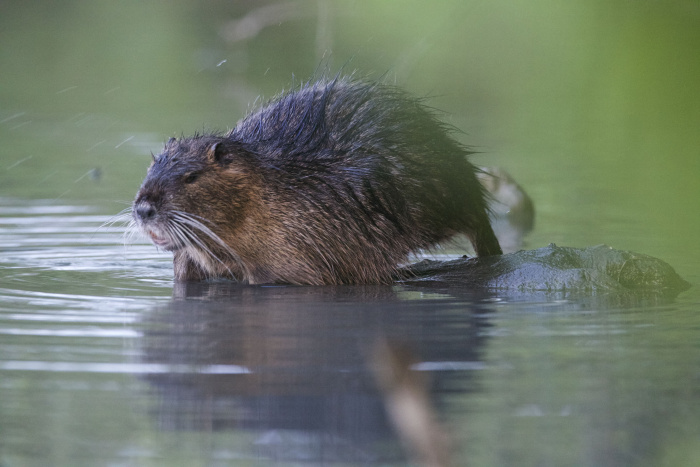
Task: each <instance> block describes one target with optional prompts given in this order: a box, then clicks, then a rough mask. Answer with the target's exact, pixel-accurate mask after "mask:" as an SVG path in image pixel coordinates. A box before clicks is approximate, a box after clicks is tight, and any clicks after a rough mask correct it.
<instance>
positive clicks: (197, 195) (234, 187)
mask: <svg viewBox="0 0 700 467" xmlns="http://www.w3.org/2000/svg"><path fill="white" fill-rule="evenodd" d="M249 156H250V155H249V154H248V153H246V152H245V151H243V150H242V149H241V148H240V147H237V145H236V144H235V143H231V142H230V141H227V140H226V139H225V138H223V137H220V136H195V137H193V138H184V139H180V140H178V139H175V138H172V139H171V140H170V141H168V143H167V144H166V145H165V148H164V149H163V151H162V152H161V153H160V154H159V155H157V156H154V158H153V163H152V164H151V166H150V167H149V169H148V173H147V175H146V179H145V180H144V181H143V184H142V185H141V188H140V190H139V192H138V194H137V195H136V199H135V200H134V204H133V209H132V214H133V217H134V220H135V222H136V225H137V226H138V227H139V228H140V229H141V230H142V231H143V232H144V233H145V234H146V235H148V236H149V237H150V238H151V240H152V241H153V243H154V244H155V245H156V246H158V247H159V248H162V249H164V250H168V251H178V250H182V249H185V250H188V251H189V252H190V253H191V256H202V255H203V254H204V255H206V256H215V257H218V256H220V255H221V254H222V253H221V252H222V251H224V252H226V251H228V252H229V253H231V254H233V251H232V250H231V248H230V247H231V244H230V241H231V239H233V238H235V235H236V229H237V227H238V226H239V225H240V224H241V222H242V220H243V219H245V217H246V215H247V214H248V213H247V211H248V210H249V208H250V203H251V202H252V201H251V200H252V198H254V197H255V192H256V191H257V190H256V186H255V182H254V178H255V177H254V176H253V174H252V172H251V170H250V169H249V167H250V165H249V163H250V157H249Z"/></svg>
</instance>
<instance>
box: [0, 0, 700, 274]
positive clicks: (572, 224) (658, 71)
mask: <svg viewBox="0 0 700 467" xmlns="http://www.w3.org/2000/svg"><path fill="white" fill-rule="evenodd" d="M699 51H700V2H698V1H696V0H692V1H690V0H672V1H654V0H639V1H633V2H632V1H628V0H605V1H603V0H568V1H548V0H537V1H533V2H518V1H502V0H496V1H493V0H489V1H465V0H455V1H441V2H420V1H382V2H369V1H342V0H341V1H324V0H318V1H315V0H314V1H305V0H297V1H288V2H265V1H238V2H235V1H187V2H185V1H167V2H166V1H151V2H141V1H122V2H113V1H107V0H74V1H68V0H66V1H61V2H48V1H44V2H41V1H33V2H3V6H2V14H1V15H0V76H1V78H0V79H1V81H0V83H1V86H0V138H1V141H2V144H1V145H0V196H2V197H5V198H30V199H46V200H47V203H48V202H56V201H55V200H70V201H71V202H78V203H85V204H92V205H97V206H99V207H100V208H101V209H104V211H105V212H115V213H116V212H118V211H119V210H120V209H122V208H123V207H125V206H126V205H128V203H129V201H130V199H131V198H132V196H133V194H134V193H135V191H136V189H137V188H138V186H139V184H140V182H141V179H142V177H143V175H144V173H145V168H146V166H147V164H148V161H149V157H150V156H149V153H150V152H151V151H153V152H157V151H158V149H159V147H160V145H161V144H162V143H163V141H165V140H166V139H167V138H169V137H170V136H174V135H180V134H181V133H185V134H187V133H191V132H194V131H197V130H202V129H207V128H209V129H226V128H230V127H231V126H233V125H235V122H236V121H237V120H238V119H239V118H241V117H242V116H243V115H244V114H245V113H246V111H247V110H248V109H249V108H250V106H252V105H254V103H255V101H256V99H257V98H258V97H259V96H263V97H264V98H269V97H272V96H274V95H275V94H276V93H277V92H279V91H280V90H282V89H283V88H287V89H288V88H289V87H290V86H292V85H294V83H298V82H299V81H300V80H302V81H303V80H306V79H308V78H309V77H311V76H313V75H314V73H317V70H319V69H322V70H323V69H330V70H333V71H336V70H338V69H340V68H341V67H342V68H344V69H345V70H347V71H348V72H352V71H354V70H357V71H358V72H359V73H360V74H361V75H365V76H370V77H375V78H382V77H383V79H385V80H388V81H390V82H396V83H397V84H399V85H401V86H403V87H405V88H407V89H409V90H410V91H411V92H413V93H415V94H417V95H421V96H430V97H431V99H430V104H431V105H433V106H434V107H436V108H438V109H441V110H443V111H444V112H445V113H444V119H445V120H446V121H448V122H449V123H451V124H453V125H455V126H457V127H458V128H460V129H461V130H463V131H464V134H463V135H461V139H462V142H464V143H466V144H468V145H471V146H473V147H474V148H475V149H477V150H479V151H481V152H482V154H480V155H479V156H478V157H477V162H478V163H480V164H484V165H499V166H502V167H504V168H505V169H507V170H508V171H509V172H510V173H511V174H512V175H513V177H514V178H516V180H518V181H519V182H520V183H521V184H522V185H523V186H524V187H525V189H526V190H527V191H528V192H529V193H530V194H531V196H532V197H533V199H534V201H535V205H536V208H537V216H538V217H537V224H536V229H535V231H534V233H533V234H532V235H531V237H530V240H529V243H528V245H527V246H528V247H539V246H543V245H546V244H548V243H550V242H556V243H558V244H562V245H569V246H587V245H593V244H598V243H607V244H610V245H612V246H614V247H617V248H621V249H631V250H635V251H640V252H643V253H647V254H651V255H654V256H659V257H662V258H663V259H665V260H667V261H669V262H671V264H673V265H674V266H676V267H677V269H678V270H679V272H681V274H683V275H685V276H686V277H687V278H689V279H691V280H693V279H699V275H698V272H697V269H698V268H697V267H696V264H697V262H698V261H699V260H700V247H698V244H697V239H698V234H699V233H700V220H699V219H698V217H699V216H698V214H699V213H700V212H699V211H700V210H699V209H698V200H699V199H700V183H698V182H699V181H700V162H699V158H698V155H699V154H698V153H699V152H700V149H699V148H700V131H699V128H700V53H699Z"/></svg>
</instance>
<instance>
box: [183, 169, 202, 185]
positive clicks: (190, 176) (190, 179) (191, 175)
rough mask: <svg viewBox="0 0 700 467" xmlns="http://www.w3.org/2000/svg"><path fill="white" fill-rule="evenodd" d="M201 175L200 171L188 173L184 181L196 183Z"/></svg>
mask: <svg viewBox="0 0 700 467" xmlns="http://www.w3.org/2000/svg"><path fill="white" fill-rule="evenodd" d="M199 175H200V174H199V172H191V173H188V174H187V175H185V178H184V179H183V181H184V182H185V183H194V182H196V181H197V179H198V178H199Z"/></svg>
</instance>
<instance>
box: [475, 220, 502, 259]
mask: <svg viewBox="0 0 700 467" xmlns="http://www.w3.org/2000/svg"><path fill="white" fill-rule="evenodd" d="M469 240H471V242H472V245H473V246H474V250H475V251H476V254H477V256H491V255H502V254H503V250H501V245H500V243H498V238H496V234H495V233H493V229H492V228H491V223H490V222H489V220H488V216H487V219H486V222H482V224H481V227H480V229H479V230H478V231H476V232H473V233H471V234H470V235H469Z"/></svg>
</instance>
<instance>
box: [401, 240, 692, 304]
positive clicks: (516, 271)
mask: <svg viewBox="0 0 700 467" xmlns="http://www.w3.org/2000/svg"><path fill="white" fill-rule="evenodd" d="M399 282H401V283H405V284H414V285H419V284H423V285H427V284H429V283H433V284H440V285H447V286H461V287H470V288H487V289H500V290H510V291H518V292H538V291H545V292H555V291H577V292H614V291H634V290H639V291H642V290H644V291H646V290H654V291H661V292H670V293H678V292H680V291H683V290H685V289H687V288H688V287H690V284H689V283H688V282H686V281H685V280H683V279H682V278H681V277H680V276H679V275H678V274H676V272H675V271H674V270H673V268H672V267H671V266H669V265H668V264H667V263H665V262H664V261H661V260H660V259H657V258H653V257H651V256H647V255H642V254H639V253H633V252H631V251H622V250H616V249H613V248H611V247H609V246H607V245H599V246H594V247H588V248H570V247H559V246H556V245H554V244H550V245H549V246H547V247H544V248H538V249H536V250H522V251H518V252H515V253H508V254H505V255H501V256H486V257H478V258H460V259H456V260H452V261H434V260H423V261H420V262H418V263H415V264H412V265H410V266H408V267H406V268H404V269H403V270H402V271H401V273H400V277H399Z"/></svg>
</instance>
